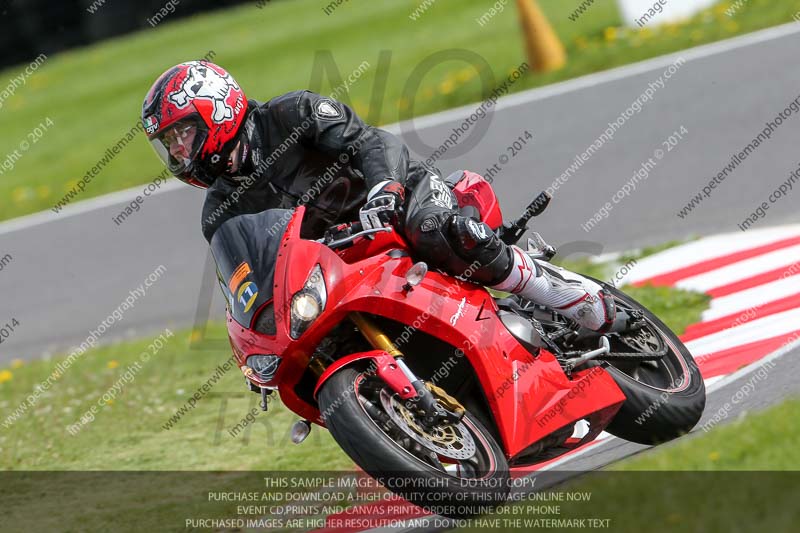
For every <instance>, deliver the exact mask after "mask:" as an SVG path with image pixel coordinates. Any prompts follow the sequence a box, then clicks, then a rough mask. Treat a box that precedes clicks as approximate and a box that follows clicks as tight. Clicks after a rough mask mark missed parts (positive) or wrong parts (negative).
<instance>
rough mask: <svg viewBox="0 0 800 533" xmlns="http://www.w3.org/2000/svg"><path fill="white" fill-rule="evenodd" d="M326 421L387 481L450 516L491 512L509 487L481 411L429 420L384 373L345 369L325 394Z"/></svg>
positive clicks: (360, 461)
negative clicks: (423, 420) (427, 423)
mask: <svg viewBox="0 0 800 533" xmlns="http://www.w3.org/2000/svg"><path fill="white" fill-rule="evenodd" d="M318 400H319V408H320V412H321V413H322V416H323V419H324V420H325V425H326V426H327V428H328V430H329V431H330V432H331V434H332V435H333V438H334V439H335V440H336V442H337V443H338V444H339V446H341V447H342V449H343V450H344V451H345V453H347V455H349V456H350V458H351V459H353V461H355V463H356V464H357V465H358V466H360V467H361V468H363V469H364V470H365V471H366V472H367V473H369V474H370V475H371V476H372V477H374V478H375V479H376V480H378V481H379V482H380V483H382V484H383V485H384V486H385V487H386V488H388V489H389V490H391V491H392V492H394V493H395V494H398V495H400V496H402V497H403V498H405V499H406V500H408V501H410V502H411V503H414V504H416V505H419V506H420V507H423V508H425V509H427V510H428V511H430V512H432V513H434V514H438V515H442V516H447V517H450V518H463V517H469V516H475V515H479V514H484V513H487V512H489V511H491V510H492V509H493V508H495V507H497V506H498V505H500V504H502V503H503V502H504V501H505V499H506V496H507V494H508V490H509V472H508V463H507V462H506V458H505V455H504V454H503V451H502V449H501V448H500V446H499V445H498V444H497V443H496V442H495V440H494V439H493V438H492V436H491V434H490V433H489V432H488V431H487V430H486V428H484V427H483V426H482V425H481V424H480V423H479V422H478V421H477V420H476V419H475V418H474V417H472V416H470V414H469V413H466V414H465V415H464V417H463V419H462V420H461V421H460V422H459V423H457V424H443V425H440V426H437V427H435V428H433V429H428V428H425V427H424V426H422V425H421V424H420V423H419V422H418V421H417V417H416V415H415V414H414V413H412V411H411V410H410V409H408V408H407V406H406V404H404V402H403V401H402V400H401V399H400V398H399V397H398V396H397V395H396V394H394V393H393V392H392V391H391V389H389V388H388V387H387V386H386V385H385V384H384V383H383V382H382V381H381V380H380V379H379V378H378V377H376V376H374V375H371V374H367V373H364V372H360V371H359V370H356V369H355V368H351V367H348V368H344V369H342V370H340V371H339V372H337V373H335V374H334V375H333V376H331V377H330V378H329V379H328V381H327V382H325V384H324V385H323V387H322V389H321V390H320V392H319V396H318Z"/></svg>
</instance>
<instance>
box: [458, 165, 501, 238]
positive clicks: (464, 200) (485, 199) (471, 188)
mask: <svg viewBox="0 0 800 533" xmlns="http://www.w3.org/2000/svg"><path fill="white" fill-rule="evenodd" d="M453 193H454V194H455V195H456V199H457V200H458V205H460V206H461V207H464V206H468V205H470V206H472V207H474V208H476V209H477V210H478V212H479V213H480V214H481V222H485V223H486V224H487V225H488V226H489V227H490V228H492V229H494V230H496V229H497V228H499V227H500V226H502V225H503V213H502V212H501V211H500V202H498V201H497V196H496V195H495V193H494V189H492V185H491V184H490V183H489V182H488V181H486V180H485V179H484V177H483V176H481V175H480V174H476V173H474V172H470V171H469V170H465V171H464V177H462V178H461V181H459V182H458V183H457V184H456V186H455V188H454V189H453Z"/></svg>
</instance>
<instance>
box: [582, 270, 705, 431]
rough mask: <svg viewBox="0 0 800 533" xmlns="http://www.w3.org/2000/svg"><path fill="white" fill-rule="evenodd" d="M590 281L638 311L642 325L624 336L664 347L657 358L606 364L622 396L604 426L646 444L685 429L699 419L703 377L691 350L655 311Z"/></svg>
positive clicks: (703, 401) (622, 306)
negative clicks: (654, 359) (608, 421)
mask: <svg viewBox="0 0 800 533" xmlns="http://www.w3.org/2000/svg"><path fill="white" fill-rule="evenodd" d="M595 281H597V282H598V283H601V284H602V285H603V290H604V291H605V292H606V293H607V294H611V295H612V296H613V297H614V299H615V301H616V303H617V305H618V306H619V307H621V308H624V309H638V310H640V311H642V312H643V313H644V318H645V321H646V324H647V325H646V326H645V327H644V328H643V330H642V332H640V333H639V334H637V335H636V336H631V337H630V338H629V339H627V341H626V342H628V343H630V344H632V345H634V346H635V345H637V344H638V345H640V346H641V347H642V349H644V350H646V349H647V347H651V349H654V348H655V347H656V345H657V344H658V343H662V344H661V345H662V346H663V345H666V347H667V349H668V351H667V353H666V354H665V355H664V356H663V357H662V358H661V359H660V360H658V361H644V362H638V363H629V362H618V361H611V366H609V367H607V368H606V369H607V370H608V372H609V374H610V375H611V377H612V378H613V379H614V381H615V382H616V383H617V385H618V386H619V388H620V389H622V392H623V393H625V397H626V400H625V403H623V404H622V407H621V408H620V410H619V412H618V413H617V415H616V416H615V417H614V420H613V421H612V422H611V424H610V425H609V426H608V428H607V429H606V431H608V432H609V433H611V434H612V435H615V436H617V437H619V438H621V439H625V440H629V441H632V442H637V443H639V444H648V445H652V444H660V443H662V442H666V441H669V440H672V439H675V438H677V437H680V436H681V435H684V434H686V433H688V432H689V431H691V430H692V428H693V427H694V426H695V425H696V424H697V422H699V421H700V417H701V416H702V415H703V409H704V408H705V405H706V388H705V383H704V382H703V376H702V375H701V374H700V370H699V369H698V368H697V364H696V363H695V361H694V358H693V357H692V354H691V353H689V350H688V349H687V348H686V346H684V345H683V343H682V342H681V341H680V339H678V336H677V335H675V333H673V332H672V331H671V330H670V329H669V328H668V327H667V326H666V325H665V324H664V323H663V322H662V321H661V320H659V318H658V317H657V316H656V315H654V314H653V313H651V312H650V311H649V310H648V309H646V308H645V307H643V306H642V305H641V304H639V303H638V302H637V301H636V300H634V299H633V298H631V297H630V296H628V295H626V294H625V293H623V292H622V291H620V290H618V289H616V288H615V287H612V286H611V285H608V284H606V283H602V282H600V281H598V280H595ZM612 351H615V350H613V347H612Z"/></svg>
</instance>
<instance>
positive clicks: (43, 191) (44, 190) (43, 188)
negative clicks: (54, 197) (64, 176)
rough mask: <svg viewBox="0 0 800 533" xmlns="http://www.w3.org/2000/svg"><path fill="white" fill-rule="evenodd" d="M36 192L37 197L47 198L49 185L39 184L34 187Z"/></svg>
mask: <svg viewBox="0 0 800 533" xmlns="http://www.w3.org/2000/svg"><path fill="white" fill-rule="evenodd" d="M36 194H37V195H39V198H47V197H48V196H50V187H48V186H47V185H39V186H38V187H36Z"/></svg>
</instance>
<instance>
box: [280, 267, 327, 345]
mask: <svg viewBox="0 0 800 533" xmlns="http://www.w3.org/2000/svg"><path fill="white" fill-rule="evenodd" d="M327 301H328V292H327V291H326V290H325V280H324V279H323V277H322V267H320V266H319V265H316V266H315V267H314V268H313V269H312V270H311V274H309V276H308V279H307V280H306V283H305V285H304V286H303V289H302V290H300V291H299V292H297V293H295V295H294V296H292V305H291V313H292V316H291V318H290V320H289V325H290V328H289V335H291V337H292V338H293V339H299V338H300V335H302V334H303V333H305V331H306V330H307V329H308V328H309V326H311V324H313V323H314V321H315V320H316V319H317V317H318V316H319V315H320V314H321V313H322V311H324V310H325V303H326V302H327Z"/></svg>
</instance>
